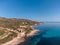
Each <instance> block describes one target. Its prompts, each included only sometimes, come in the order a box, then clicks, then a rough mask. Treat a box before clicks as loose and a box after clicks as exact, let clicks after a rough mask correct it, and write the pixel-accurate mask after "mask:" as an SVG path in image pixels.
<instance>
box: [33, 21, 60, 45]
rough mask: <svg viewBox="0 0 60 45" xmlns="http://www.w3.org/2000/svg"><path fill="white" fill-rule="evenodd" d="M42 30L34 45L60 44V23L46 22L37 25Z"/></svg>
mask: <svg viewBox="0 0 60 45" xmlns="http://www.w3.org/2000/svg"><path fill="white" fill-rule="evenodd" d="M35 28H36V29H38V30H41V32H39V33H40V34H38V36H36V37H37V38H36V39H37V41H36V43H35V44H33V45H60V23H56V22H54V23H44V24H42V25H37V26H36V27H35Z"/></svg>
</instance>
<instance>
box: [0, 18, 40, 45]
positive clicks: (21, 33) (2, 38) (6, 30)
mask: <svg viewBox="0 0 60 45" xmlns="http://www.w3.org/2000/svg"><path fill="white" fill-rule="evenodd" d="M39 23H40V22H36V21H31V20H27V19H18V18H3V17H0V45H1V44H2V43H6V42H8V41H10V40H12V39H13V38H15V37H19V38H23V39H27V38H28V36H27V34H28V33H30V32H31V31H32V30H33V26H34V25H36V24H39Z"/></svg>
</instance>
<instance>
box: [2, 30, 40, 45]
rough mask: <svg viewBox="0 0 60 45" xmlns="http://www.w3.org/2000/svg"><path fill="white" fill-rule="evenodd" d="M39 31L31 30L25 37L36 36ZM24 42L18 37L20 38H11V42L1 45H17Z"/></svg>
mask: <svg viewBox="0 0 60 45" xmlns="http://www.w3.org/2000/svg"><path fill="white" fill-rule="evenodd" d="M39 31H40V30H37V29H33V30H32V31H31V32H30V33H29V34H27V36H28V37H32V36H34V35H37V33H38V32H39ZM24 41H26V40H24V39H21V37H20V38H18V37H15V38H13V39H12V40H11V41H9V42H6V43H4V44H2V45H18V44H21V43H24Z"/></svg>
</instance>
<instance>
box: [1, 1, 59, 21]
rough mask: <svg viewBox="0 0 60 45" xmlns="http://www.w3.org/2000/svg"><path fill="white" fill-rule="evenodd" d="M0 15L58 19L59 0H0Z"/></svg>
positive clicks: (44, 19)
mask: <svg viewBox="0 0 60 45" xmlns="http://www.w3.org/2000/svg"><path fill="white" fill-rule="evenodd" d="M0 17H7V18H23V19H30V20H36V21H60V0H0Z"/></svg>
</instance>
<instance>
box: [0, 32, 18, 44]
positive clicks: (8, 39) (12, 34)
mask: <svg viewBox="0 0 60 45" xmlns="http://www.w3.org/2000/svg"><path fill="white" fill-rule="evenodd" d="M16 36H17V34H16V33H14V32H12V33H11V34H10V35H8V36H7V37H5V38H3V39H0V44H2V43H5V42H8V41H10V40H12V39H13V38H14V37H16Z"/></svg>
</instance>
